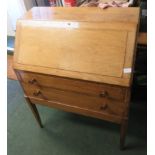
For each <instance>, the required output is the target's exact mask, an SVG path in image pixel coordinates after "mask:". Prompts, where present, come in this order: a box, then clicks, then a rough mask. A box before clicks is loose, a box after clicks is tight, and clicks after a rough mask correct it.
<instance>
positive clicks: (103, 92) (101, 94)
mask: <svg viewBox="0 0 155 155" xmlns="http://www.w3.org/2000/svg"><path fill="white" fill-rule="evenodd" d="M107 96H108V92H107V91H102V92H101V93H100V97H107Z"/></svg>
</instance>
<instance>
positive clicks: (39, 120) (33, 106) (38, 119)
mask: <svg viewBox="0 0 155 155" xmlns="http://www.w3.org/2000/svg"><path fill="white" fill-rule="evenodd" d="M24 97H25V99H26V101H27V103H28V105H29V107H30V109H31V111H32V113H33V115H34V117H35V119H36V120H37V122H38V124H39V126H40V127H41V128H43V125H42V123H41V119H40V116H39V112H38V110H37V107H36V105H35V104H33V103H32V102H31V101H30V99H29V98H28V97H27V96H24Z"/></svg>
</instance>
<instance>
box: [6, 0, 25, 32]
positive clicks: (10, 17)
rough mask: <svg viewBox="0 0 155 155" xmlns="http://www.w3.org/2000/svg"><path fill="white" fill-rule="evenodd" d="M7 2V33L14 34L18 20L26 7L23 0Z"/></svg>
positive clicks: (9, 0)
mask: <svg viewBox="0 0 155 155" xmlns="http://www.w3.org/2000/svg"><path fill="white" fill-rule="evenodd" d="M7 4H8V5H7V35H14V31H15V30H16V21H17V19H18V18H20V17H21V16H22V15H23V14H24V13H25V12H26V8H25V5H24V2H23V0H8V3H7Z"/></svg>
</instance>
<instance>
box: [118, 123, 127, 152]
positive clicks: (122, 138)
mask: <svg viewBox="0 0 155 155" xmlns="http://www.w3.org/2000/svg"><path fill="white" fill-rule="evenodd" d="M127 128H128V120H123V121H122V124H121V133H120V149H121V150H123V149H124V144H125V137H126V132H127Z"/></svg>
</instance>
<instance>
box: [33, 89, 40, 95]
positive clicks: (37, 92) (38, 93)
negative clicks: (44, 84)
mask: <svg viewBox="0 0 155 155" xmlns="http://www.w3.org/2000/svg"><path fill="white" fill-rule="evenodd" d="M40 94H41V91H40V90H37V91H36V92H34V93H33V95H34V96H39V95H40Z"/></svg>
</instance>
